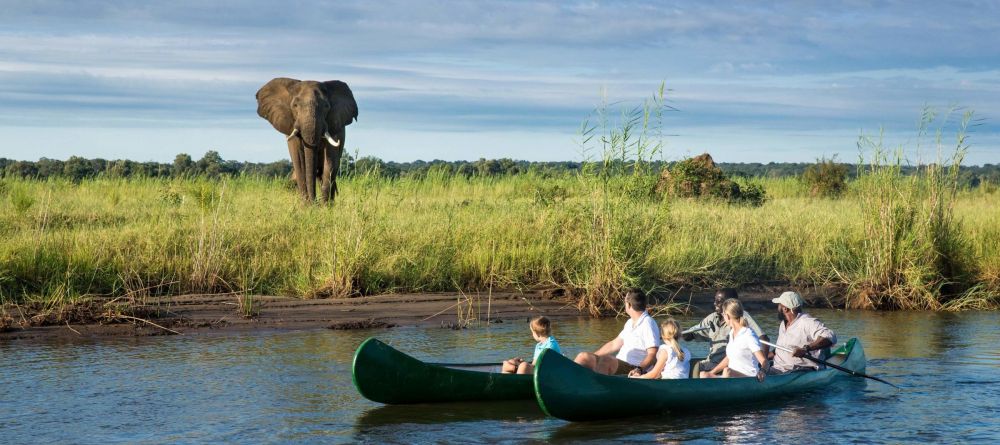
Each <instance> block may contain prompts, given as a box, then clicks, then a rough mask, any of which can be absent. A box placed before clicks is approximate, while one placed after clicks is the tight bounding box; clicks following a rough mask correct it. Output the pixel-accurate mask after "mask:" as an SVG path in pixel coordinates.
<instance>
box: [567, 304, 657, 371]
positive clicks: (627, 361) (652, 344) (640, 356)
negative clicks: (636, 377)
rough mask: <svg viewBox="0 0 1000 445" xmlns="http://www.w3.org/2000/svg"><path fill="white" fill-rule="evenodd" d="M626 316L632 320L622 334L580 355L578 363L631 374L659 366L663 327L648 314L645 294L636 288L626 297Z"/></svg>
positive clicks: (601, 369)
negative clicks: (598, 347)
mask: <svg viewBox="0 0 1000 445" xmlns="http://www.w3.org/2000/svg"><path fill="white" fill-rule="evenodd" d="M625 313H626V314H628V317H629V319H628V320H626V321H625V327H624V328H623V329H622V331H621V333H619V334H618V336H617V337H615V339H614V340H611V341H609V342H607V343H605V344H604V346H601V348H600V349H598V350H597V351H595V352H593V353H590V352H581V353H579V354H577V356H576V359H575V360H574V361H576V362H577V363H579V364H580V365H581V366H583V367H586V368H589V369H591V370H593V371H594V372H598V373H601V374H607V375H628V373H629V372H630V371H632V370H634V369H637V370H639V372H642V373H645V372H646V371H648V370H649V368H650V367H652V366H653V364H654V363H656V350H657V348H659V347H660V344H661V343H662V340H661V339H660V328H659V326H657V325H656V322H655V321H653V317H650V316H649V314H648V313H647V312H646V294H644V293H643V292H642V291H641V290H638V289H633V290H630V291H629V292H628V294H626V295H625Z"/></svg>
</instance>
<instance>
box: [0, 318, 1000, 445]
mask: <svg viewBox="0 0 1000 445" xmlns="http://www.w3.org/2000/svg"><path fill="white" fill-rule="evenodd" d="M814 315H817V316H818V317H820V318H821V319H823V320H824V321H826V322H827V324H828V325H830V326H831V327H832V328H834V329H835V330H836V331H837V332H838V334H839V335H840V338H841V339H844V340H846V339H847V338H848V337H851V336H858V337H860V338H861V339H862V341H863V342H864V345H865V350H866V352H867V353H868V355H869V359H870V361H869V363H868V373H870V374H873V375H878V376H881V377H884V378H886V379H889V380H891V381H893V382H895V383H896V384H898V385H899V386H901V387H902V390H900V391H896V390H894V389H892V388H891V387H888V386H886V385H882V384H879V383H875V382H866V381H860V380H844V381H841V383H839V384H838V385H835V387H831V388H830V389H829V390H828V391H826V392H825V393H822V394H815V393H810V394H808V395H805V396H803V397H800V398H795V399H790V400H782V401H780V402H777V403H764V404H759V405H754V406H743V407H733V408H726V407H723V408H720V409H719V410H717V411H712V412H685V413H673V414H671V415H663V416H650V417H642V418H635V419H626V420H619V421H606V422H590V423H580V424H577V423H568V422H563V421H559V420H556V419H551V418H546V417H545V416H544V415H543V414H542V413H541V411H540V410H539V409H538V408H537V406H535V405H534V404H533V403H532V402H531V401H527V402H519V403H514V404H457V405H455V404H452V405H435V406H400V407H392V406H383V405H380V404H376V403H372V402H369V401H367V400H364V399H362V398H361V397H360V396H359V395H358V394H357V393H356V391H355V390H354V388H353V385H352V383H351V379H350V361H351V358H352V354H353V351H354V348H355V347H356V346H357V345H358V344H359V343H360V342H361V341H362V340H364V338H366V337H367V336H369V335H377V336H378V337H379V338H381V339H383V340H385V341H387V342H389V343H390V344H392V345H394V346H396V347H398V348H400V349H402V350H404V351H407V352H409V353H412V354H413V355H415V356H417V357H420V358H425V359H428V360H435V361H467V362H480V361H499V360H501V359H503V358H507V357H511V356H517V355H520V356H525V355H530V354H531V348H532V345H533V343H532V340H531V337H530V336H529V335H528V333H527V326H526V325H525V323H523V322H509V323H504V324H499V325H492V326H490V327H489V328H479V329H468V330H461V331H453V330H449V329H434V328H432V329H418V328H398V329H390V330H370V331H328V330H323V331H308V332H286V333H274V332H270V333H255V334H232V335H212V336H185V337H157V338H142V339H112V340H103V341H77V342H70V343H55V342H48V343H47V342H35V343H32V342H14V343H8V344H2V345H0V354H2V357H3V361H2V363H0V374H2V376H3V381H4V385H3V388H4V389H3V390H2V392H0V425H3V431H4V432H3V434H4V442H5V443H39V442H81V441H82V442H130V443H162V442H215V441H229V442H260V441H275V442H288V441H295V442H325V443H329V442H352V443H353V442H369V443H372V442H374V443H382V442H389V443H393V442H397V443H413V442H469V441H475V442H482V441H488V442H498V443H523V442H549V441H554V442H574V443H575V442H590V443H604V442H607V441H621V440H625V441H643V442H648V441H663V442H673V441H678V442H681V441H692V442H720V441H721V442H738V443H765V442H785V443H788V442H792V443H795V442H801V443H813V442H815V441H816V440H817V438H818V437H837V440H836V441H838V442H839V441H843V442H862V443H867V442H947V441H954V440H958V439H962V440H970V441H971V440H975V441H982V442H997V441H1000V432H998V430H997V428H996V427H995V420H994V416H995V415H996V402H995V401H996V400H998V397H1000V378H998V377H997V376H998V375H1000V372H998V371H1000V369H998V368H1000V351H998V348H996V344H997V343H998V342H1000V330H997V329H996V315H995V314H993V313H966V314H933V313H926V312H917V313H873V312H852V311H833V310H826V311H824V310H816V311H814ZM679 318H680V320H681V322H682V324H683V325H685V326H690V325H692V324H694V323H696V322H697V317H691V316H681V317H679ZM766 319H767V318H766V315H762V316H758V321H759V322H761V324H762V326H763V327H764V328H765V331H767V332H769V333H770V334H771V336H772V337H774V336H775V333H776V332H775V331H776V329H775V326H774V325H773V322H770V323H769V322H767V321H765V320H766ZM623 321H624V320H590V319H580V320H559V321H557V323H556V325H555V327H556V336H557V337H558V338H559V341H560V344H561V345H562V346H563V350H564V352H565V353H566V354H567V355H572V354H575V353H576V352H578V351H581V350H591V349H593V348H595V347H596V346H598V345H600V344H601V343H603V342H604V341H606V340H607V339H610V338H612V337H613V336H615V335H616V334H617V333H618V331H619V330H620V329H621V325H622V323H623ZM688 346H689V347H690V349H691V350H692V353H694V354H704V352H705V351H706V350H707V347H706V346H705V344H704V343H692V344H689V345H688ZM789 419H792V420H796V419H799V420H801V422H799V421H798V420H796V421H794V422H791V421H789ZM807 420H808V422H807ZM803 424H808V425H809V428H802V427H801V425H803ZM832 435H835V436H832Z"/></svg>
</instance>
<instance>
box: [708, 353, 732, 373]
mask: <svg viewBox="0 0 1000 445" xmlns="http://www.w3.org/2000/svg"><path fill="white" fill-rule="evenodd" d="M727 366H729V357H728V356H727V357H726V358H723V359H722V361H721V362H719V364H718V365H715V367H714V368H712V370H711V371H708V373H709V374H712V375H719V374H720V373H722V370H723V369H726V367H727Z"/></svg>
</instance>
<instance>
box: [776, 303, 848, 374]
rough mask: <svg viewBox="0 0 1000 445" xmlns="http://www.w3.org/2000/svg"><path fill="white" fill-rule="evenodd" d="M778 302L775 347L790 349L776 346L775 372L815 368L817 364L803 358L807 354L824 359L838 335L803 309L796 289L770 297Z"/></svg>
mask: <svg viewBox="0 0 1000 445" xmlns="http://www.w3.org/2000/svg"><path fill="white" fill-rule="evenodd" d="M771 302H772V303H776V304H777V305H778V319H779V320H781V323H780V324H779V325H778V343H777V344H778V346H784V347H786V348H788V349H791V350H792V352H785V351H782V350H781V348H776V350H775V351H774V365H773V366H771V369H772V370H773V372H774V373H783V372H789V371H795V370H799V369H817V365H816V364H815V363H813V362H811V361H809V360H806V359H805V358H803V357H805V355H806V354H809V355H812V356H813V357H815V358H818V359H823V358H825V357H823V355H825V353H826V352H827V351H828V348H829V347H830V346H833V345H835V344H836V343H837V335H836V334H834V333H833V331H831V330H830V328H828V327H826V325H824V324H823V322H821V321H819V320H817V319H816V317H813V316H812V315H809V314H807V313H805V312H802V305H803V304H804V303H805V302H804V301H803V300H802V296H800V295H799V294H798V293H796V292H785V293H783V294H781V296H780V297H778V298H775V299H773V300H771Z"/></svg>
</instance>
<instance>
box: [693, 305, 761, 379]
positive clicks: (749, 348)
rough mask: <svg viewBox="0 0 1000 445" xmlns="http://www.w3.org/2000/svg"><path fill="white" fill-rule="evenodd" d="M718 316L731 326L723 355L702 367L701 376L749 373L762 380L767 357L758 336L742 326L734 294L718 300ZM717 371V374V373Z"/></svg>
mask: <svg viewBox="0 0 1000 445" xmlns="http://www.w3.org/2000/svg"><path fill="white" fill-rule="evenodd" d="M722 316H723V318H724V319H725V320H726V323H729V326H730V327H732V331H731V332H730V333H729V343H728V344H726V358H724V359H722V361H721V362H719V365H718V366H716V367H715V368H713V369H712V370H711V371H707V372H706V371H702V372H701V377H702V378H713V377H752V376H757V380H759V381H761V382H763V381H764V376H765V375H766V374H767V358H766V357H764V352H763V351H762V350H761V347H760V339H758V338H757V334H754V333H753V330H752V329H750V328H748V327H747V326H746V321H745V320H744V318H743V305H742V304H740V301H739V300H737V299H735V298H730V299H728V300H726V301H725V302H723V303H722ZM720 374H721V375H720Z"/></svg>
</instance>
